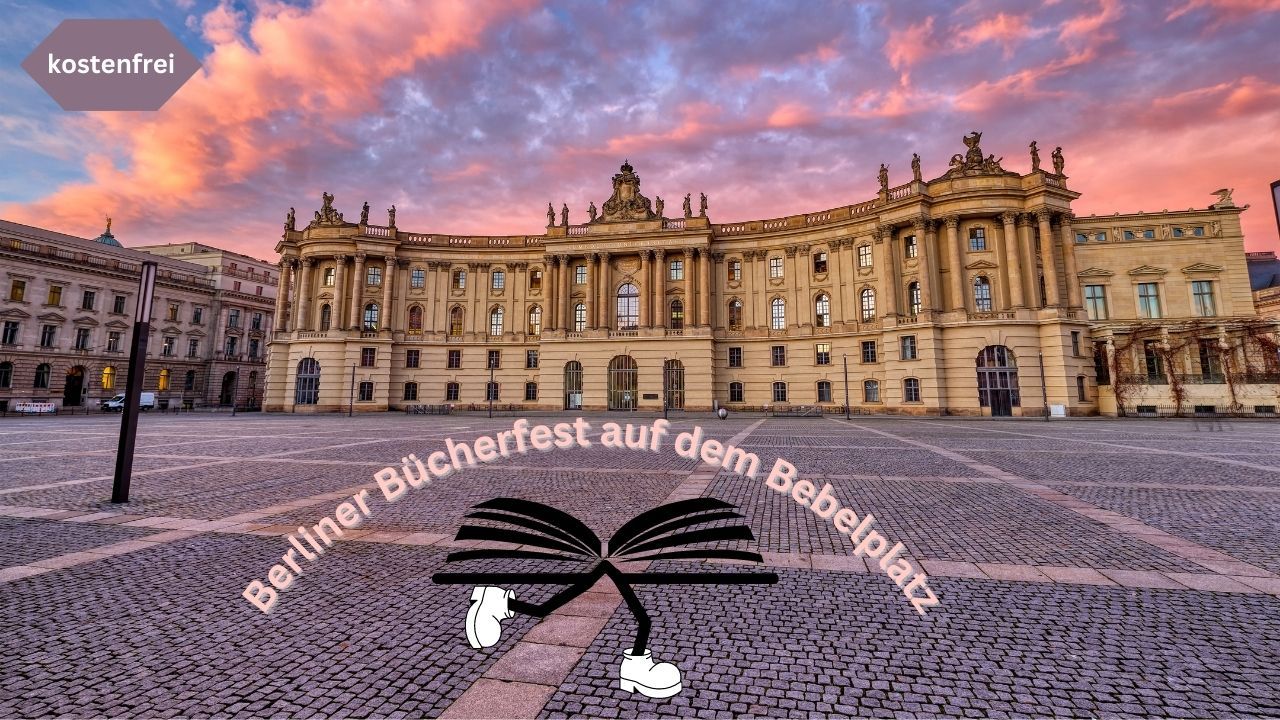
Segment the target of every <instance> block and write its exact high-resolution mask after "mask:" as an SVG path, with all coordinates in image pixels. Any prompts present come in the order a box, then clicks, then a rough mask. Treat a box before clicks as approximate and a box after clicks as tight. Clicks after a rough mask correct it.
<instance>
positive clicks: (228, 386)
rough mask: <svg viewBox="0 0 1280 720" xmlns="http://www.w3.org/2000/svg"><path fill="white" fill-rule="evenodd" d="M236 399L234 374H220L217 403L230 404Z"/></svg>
mask: <svg viewBox="0 0 1280 720" xmlns="http://www.w3.org/2000/svg"><path fill="white" fill-rule="evenodd" d="M235 401H236V374H235V373H234V372H229V373H226V374H225V375H223V376H222V392H221V393H219V394H218V404H219V405H230V404H231V403H233V402H235Z"/></svg>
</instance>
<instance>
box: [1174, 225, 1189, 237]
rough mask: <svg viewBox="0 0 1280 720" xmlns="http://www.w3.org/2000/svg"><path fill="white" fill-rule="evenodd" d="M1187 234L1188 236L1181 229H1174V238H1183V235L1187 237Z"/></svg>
mask: <svg viewBox="0 0 1280 720" xmlns="http://www.w3.org/2000/svg"><path fill="white" fill-rule="evenodd" d="M1185 234H1186V233H1184V232H1183V231H1182V228H1180V227H1176V228H1174V229H1173V236H1174V237H1176V238H1180V237H1182V236H1183V235H1185Z"/></svg>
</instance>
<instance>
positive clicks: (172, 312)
mask: <svg viewBox="0 0 1280 720" xmlns="http://www.w3.org/2000/svg"><path fill="white" fill-rule="evenodd" d="M181 311H182V305H180V304H179V303H169V315H168V316H167V317H166V319H167V320H168V321H169V322H178V313H179V312H181Z"/></svg>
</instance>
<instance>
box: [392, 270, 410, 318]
mask: <svg viewBox="0 0 1280 720" xmlns="http://www.w3.org/2000/svg"><path fill="white" fill-rule="evenodd" d="M395 268H396V290H395V294H393V295H392V296H391V303H392V305H393V307H394V310H393V312H392V315H391V319H392V322H394V323H395V324H394V326H393V328H402V329H405V330H407V329H408V326H409V318H407V317H406V314H407V313H408V312H409V260H408V259H407V258H399V259H397V260H396V261H395Z"/></svg>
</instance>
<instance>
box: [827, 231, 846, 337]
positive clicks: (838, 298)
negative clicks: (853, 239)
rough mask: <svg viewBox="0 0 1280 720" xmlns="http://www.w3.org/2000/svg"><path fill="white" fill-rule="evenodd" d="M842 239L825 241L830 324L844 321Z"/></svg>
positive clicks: (833, 325) (833, 324)
mask: <svg viewBox="0 0 1280 720" xmlns="http://www.w3.org/2000/svg"><path fill="white" fill-rule="evenodd" d="M843 244H844V240H843V239H837V240H831V241H830V242H828V243H827V276H828V277H830V278H831V325H832V327H835V325H836V323H842V322H844V263H843V262H841V260H842V259H843V256H842V255H841V254H840V247H841V246H842V245H843Z"/></svg>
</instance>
